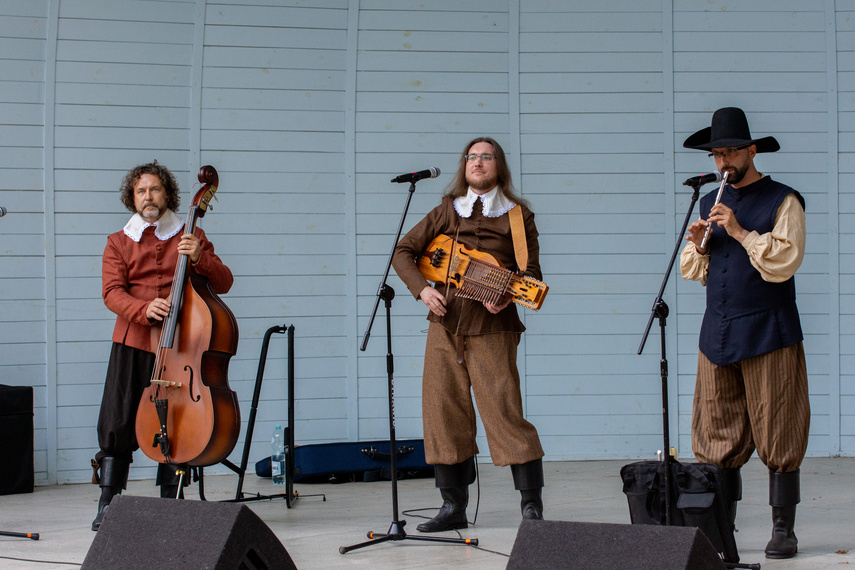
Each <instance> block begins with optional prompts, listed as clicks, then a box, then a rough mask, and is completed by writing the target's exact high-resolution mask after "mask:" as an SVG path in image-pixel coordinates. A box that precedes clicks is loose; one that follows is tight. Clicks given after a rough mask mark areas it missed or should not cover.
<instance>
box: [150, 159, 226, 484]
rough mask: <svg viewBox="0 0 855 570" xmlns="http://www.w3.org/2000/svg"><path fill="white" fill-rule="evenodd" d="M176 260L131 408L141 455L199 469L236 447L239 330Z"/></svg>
mask: <svg viewBox="0 0 855 570" xmlns="http://www.w3.org/2000/svg"><path fill="white" fill-rule="evenodd" d="M198 178H199V182H202V183H203V186H202V188H201V189H200V190H199V191H198V192H197V193H196V196H195V197H194V198H193V204H192V205H191V206H190V211H189V213H188V214H187V220H186V222H185V226H184V233H194V232H195V230H196V221H197V219H198V218H201V217H203V216H204V215H205V212H206V211H207V209H208V206H209V202H210V200H211V198H213V197H214V193H215V192H216V191H217V184H218V183H219V177H218V175H217V171H216V170H215V169H214V167H213V166H203V167H202V168H201V169H200V170H199V176H198ZM188 261H189V258H188V256H187V255H185V254H179V256H178V263H177V264H176V267H175V275H174V277H173V280H172V290H171V292H170V295H169V298H170V308H169V314H168V315H167V316H166V318H165V319H164V321H163V326H162V328H161V329H160V330H159V338H157V336H158V329H157V328H153V329H152V346H155V345H156V346H157V348H156V350H155V364H154V369H153V371H152V378H151V383H150V384H149V386H148V387H147V388H146V389H145V390H144V391H143V395H142V398H141V399H140V403H139V406H138V408H137V417H136V435H137V441H138V442H139V444H140V449H142V451H143V453H145V455H146V456H148V457H149V458H151V459H153V460H154V461H157V462H158V463H173V464H186V465H189V466H196V467H205V466H208V465H214V464H216V463H219V462H220V461H222V460H223V459H225V458H226V457H228V455H229V453H231V451H232V450H233V449H234V446H235V443H237V439H238V435H239V433H240V409H239V408H238V400H237V394H236V393H235V392H234V391H232V390H231V388H229V384H228V366H229V359H230V358H231V357H232V356H234V354H235V353H236V352H237V343H238V326H237V320H236V319H235V317H234V315H233V314H232V312H231V310H229V308H228V307H227V306H226V304H225V303H223V301H222V300H221V299H220V298H219V297H218V296H217V295H216V293H214V291H213V289H212V288H211V284H210V282H209V281H208V279H207V278H205V277H203V276H201V275H198V274H196V273H195V272H194V271H192V270H189V269H188Z"/></svg>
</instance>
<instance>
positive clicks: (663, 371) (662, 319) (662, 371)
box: [638, 180, 760, 570]
mask: <svg viewBox="0 0 855 570" xmlns="http://www.w3.org/2000/svg"><path fill="white" fill-rule="evenodd" d="M687 182H688V181H687ZM702 185H703V181H700V180H699V181H697V182H695V183H694V184H691V186H692V201H691V203H690V204H689V209H688V211H687V212H686V219H685V220H683V227H682V228H681V230H680V233H679V234H678V235H677V243H675V244H674V251H673V253H671V261H669V262H668V269H667V270H666V271H665V276H664V278H663V279H662V285H661V286H660V287H659V294H658V295H656V299H655V300H654V301H653V308H652V309H651V312H650V319H648V321H647V328H646V329H644V334H643V335H642V337H641V344H640V345H639V346H638V354H641V353H642V352H644V345H645V343H646V342H647V337H648V335H649V334H650V328H651V326H652V325H653V319H654V318H656V319H659V338H660V347H661V348H660V350H661V359H660V360H659V375H660V376H661V378H662V439H663V445H664V447H665V449H664V456H663V458H662V466H663V469H664V470H665V526H672V521H671V504H672V501H673V493H672V491H673V490H672V487H671V475H672V473H671V461H672V460H671V444H670V441H669V428H668V358H667V357H666V354H665V352H666V351H665V326H666V321H667V320H668V305H667V304H666V303H665V301H664V300H663V299H662V295H663V294H664V293H665V286H666V285H667V284H668V279H669V278H670V277H671V270H672V269H673V268H674V261H675V260H676V259H677V254H678V253H679V251H680V245H681V243H682V241H683V236H684V235H686V228H687V227H689V219H690V218H691V217H692V211H693V210H694V209H695V203H696V202H697V201H698V196H699V195H700V188H701V186H702ZM724 566H725V568H728V569H730V568H748V569H752V570H759V568H760V565H759V564H744V563H739V562H724Z"/></svg>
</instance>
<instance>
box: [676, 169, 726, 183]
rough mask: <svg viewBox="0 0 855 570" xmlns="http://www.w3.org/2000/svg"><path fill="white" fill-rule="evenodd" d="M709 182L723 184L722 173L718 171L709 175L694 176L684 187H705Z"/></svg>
mask: <svg viewBox="0 0 855 570" xmlns="http://www.w3.org/2000/svg"><path fill="white" fill-rule="evenodd" d="M708 182H721V172H719V171H718V170H716V171H715V172H710V173H709V174H703V175H701V176H693V177H692V178H689V179H688V180H686V181H685V182H683V186H703V185H704V184H707V183H708Z"/></svg>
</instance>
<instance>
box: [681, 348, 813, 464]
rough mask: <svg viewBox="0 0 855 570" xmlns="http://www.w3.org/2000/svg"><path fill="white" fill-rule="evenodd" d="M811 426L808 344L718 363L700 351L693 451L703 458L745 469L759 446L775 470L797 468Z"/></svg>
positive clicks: (693, 417)
mask: <svg viewBox="0 0 855 570" xmlns="http://www.w3.org/2000/svg"><path fill="white" fill-rule="evenodd" d="M809 428H810V401H809V399H808V382H807V368H806V366H805V353H804V347H803V346H802V343H798V344H795V345H792V346H788V347H786V348H782V349H779V350H776V351H774V352H770V353H768V354H763V355H760V356H755V357H753V358H748V359H745V360H743V361H740V362H736V363H734V364H729V365H727V366H716V365H715V364H713V363H712V362H710V361H709V360H708V359H707V357H706V356H704V355H703V353H698V376H697V382H696V385H695V399H694V405H693V409H692V449H693V450H694V452H695V457H696V458H697V459H698V461H701V462H704V463H714V464H716V465H718V466H719V467H723V468H737V467H742V466H743V465H744V464H745V463H746V462H747V461H748V459H749V458H750V457H751V454H752V453H753V452H754V449H755V446H756V449H757V454H758V456H759V457H760V460H761V461H762V462H763V463H764V464H765V465H766V467H768V468H769V470H770V471H775V472H784V473H785V472H791V471H796V470H797V469H798V468H799V466H800V465H801V462H802V459H804V456H805V451H806V450H807V443H808V431H809Z"/></svg>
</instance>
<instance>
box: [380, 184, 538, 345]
mask: <svg viewBox="0 0 855 570" xmlns="http://www.w3.org/2000/svg"><path fill="white" fill-rule="evenodd" d="M522 212H523V222H524V225H525V233H526V243H527V245H528V267H527V268H525V270H524V271H523V273H524V274H525V275H529V276H531V277H534V278H535V279H543V276H542V274H541V271H540V249H539V247H538V242H537V237H538V233H537V227H536V226H535V224H534V214H533V213H532V212H531V210H529V209H528V208H526V207H524V206H523V207H522ZM458 226H459V228H460V233H459V236H458V240H459V241H460V243H462V244H464V245H466V246H467V247H472V248H475V249H476V250H478V251H481V252H484V253H489V254H490V255H492V256H493V257H495V258H496V259H498V260H499V261H500V262H502V264H503V265H504V266H505V267H507V268H509V269H511V270H516V269H517V262H516V259H515V257H514V244H513V240H512V239H511V223H510V218H509V216H508V214H502V215H501V216H499V217H497V218H490V217H487V216H484V215H483V214H482V213H481V204H480V202H479V203H478V204H476V206H475V207H474V209H473V211H472V215H471V216H470V217H468V218H463V217H461V216H459V215H457V212H456V211H455V209H454V198H452V197H451V196H444V197H443V198H442V202H441V203H440V205H439V206H437V207H436V208H434V209H433V210H431V211H430V212H429V213H428V215H427V216H425V217H424V219H422V221H420V222H419V223H418V224H416V225H415V226H414V227H413V229H411V230H410V231H409V232H407V235H406V236H404V237H403V238H401V241H400V242H398V246H397V247H396V248H395V255H394V257H393V259H392V264H393V265H394V267H395V272H396V273H397V274H398V277H400V278H401V280H402V281H403V282H404V283H405V284H406V286H407V288H408V289H409V290H410V293H412V294H413V296H414V297H415V298H416V299H418V298H419V294H420V293H421V292H422V289H424V288H425V287H426V286H428V285H430V283H429V282H428V281H427V280H426V279H425V278H424V277H423V276H422V274H421V272H420V271H419V269H418V267H417V266H416V263H415V260H416V258H418V256H419V255H421V253H422V252H423V251H424V249H425V248H426V247H427V246H428V244H430V242H431V240H433V238H435V237H436V236H438V235H440V234H446V235H448V236H451V237H454V235H455V231H457V228H458ZM436 289H437V290H438V291H439V292H440V293H443V295H445V297H446V301H447V305H446V310H447V313H446V314H445V316H444V317H438V316H436V315H434V314H433V313H431V312H429V313H428V320H429V321H432V322H436V323H439V324H441V325H442V326H443V327H444V328H445V329H446V330H447V331H448V332H450V333H451V334H453V335H477V334H490V333H497V332H520V333H521V332H523V331H525V326H523V324H522V321H520V318H519V315H518V313H517V307H516V305H515V304H513V303H511V304H510V305H508V307H507V308H506V309H505V310H503V311H502V312H500V313H499V314H498V315H494V314H492V313H490V311H488V310H487V309H486V308H485V307H484V305H483V304H481V303H480V302H476V301H472V300H468V299H459V298H457V296H456V292H457V290H456V289H455V288H454V287H448V290H447V291H446V287H445V285H443V284H438V285H436Z"/></svg>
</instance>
